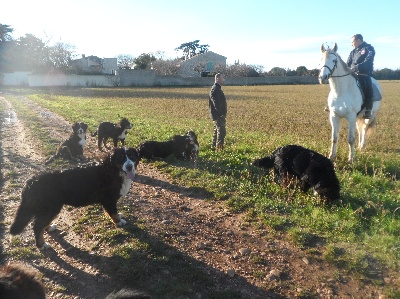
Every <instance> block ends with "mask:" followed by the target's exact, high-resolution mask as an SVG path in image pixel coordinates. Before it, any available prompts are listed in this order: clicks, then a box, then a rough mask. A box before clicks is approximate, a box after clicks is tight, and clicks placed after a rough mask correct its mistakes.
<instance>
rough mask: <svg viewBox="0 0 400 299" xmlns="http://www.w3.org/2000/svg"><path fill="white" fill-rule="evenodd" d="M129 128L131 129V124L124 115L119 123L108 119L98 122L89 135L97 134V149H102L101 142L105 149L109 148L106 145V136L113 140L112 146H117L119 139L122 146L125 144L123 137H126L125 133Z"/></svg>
mask: <svg viewBox="0 0 400 299" xmlns="http://www.w3.org/2000/svg"><path fill="white" fill-rule="evenodd" d="M129 129H132V124H131V123H130V122H129V120H127V119H126V118H125V117H124V118H122V119H121V121H120V122H119V124H113V123H110V122H108V121H105V122H102V123H100V125H99V127H98V128H97V130H96V132H94V133H93V134H92V135H91V136H92V137H95V136H96V135H98V136H99V137H98V138H99V139H98V142H97V146H98V148H99V150H100V151H102V149H101V144H102V143H103V145H104V147H105V148H106V149H110V148H109V147H108V146H107V140H108V138H111V139H112V140H113V143H114V147H117V144H118V140H120V141H121V143H122V146H124V145H125V137H126V134H128V130H129Z"/></svg>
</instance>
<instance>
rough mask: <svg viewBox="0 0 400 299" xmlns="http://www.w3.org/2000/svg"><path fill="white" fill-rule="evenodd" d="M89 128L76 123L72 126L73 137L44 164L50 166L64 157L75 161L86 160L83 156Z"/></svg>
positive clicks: (60, 146)
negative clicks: (57, 159)
mask: <svg viewBox="0 0 400 299" xmlns="http://www.w3.org/2000/svg"><path fill="white" fill-rule="evenodd" d="M87 128H88V126H87V124H85V123H83V122H76V123H74V124H73V125H72V134H71V136H70V137H69V138H68V139H67V140H65V141H64V142H62V143H61V144H60V145H59V147H58V149H57V151H56V153H55V154H54V155H53V156H51V157H50V158H49V159H48V160H47V161H46V162H45V163H44V164H49V163H50V162H52V161H54V160H55V159H56V158H58V157H63V158H66V159H69V160H73V161H82V160H84V159H85V156H84V155H83V147H84V146H85V145H86V130H87Z"/></svg>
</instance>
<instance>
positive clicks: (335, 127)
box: [329, 112, 340, 161]
mask: <svg viewBox="0 0 400 299" xmlns="http://www.w3.org/2000/svg"><path fill="white" fill-rule="evenodd" d="M329 119H330V122H331V127H332V137H331V153H330V154H329V159H330V160H331V161H333V160H334V159H335V157H336V153H337V143H338V140H339V129H340V118H339V117H337V116H335V115H334V114H333V113H332V112H331V114H330V115H329Z"/></svg>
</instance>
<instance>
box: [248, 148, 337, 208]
mask: <svg viewBox="0 0 400 299" xmlns="http://www.w3.org/2000/svg"><path fill="white" fill-rule="evenodd" d="M252 165H254V166H258V167H262V168H265V169H270V168H274V171H275V174H276V175H277V176H278V178H279V182H280V184H281V185H282V186H284V187H286V186H287V185H288V184H289V183H290V181H291V180H292V179H293V178H297V179H298V180H299V185H300V189H301V190H302V191H303V192H307V191H308V190H309V189H310V188H313V189H314V191H315V192H317V193H318V194H319V196H321V198H323V199H328V200H335V199H339V198H340V194H339V192H340V184H339V180H338V179H337V177H336V173H335V169H334V167H333V164H332V162H331V161H330V160H329V159H328V158H326V157H325V156H323V155H321V154H319V153H317V152H315V151H313V150H310V149H308V148H304V147H302V146H299V145H286V146H282V147H279V148H277V149H276V150H275V151H274V152H272V154H271V155H270V156H268V157H265V158H262V159H257V160H255V161H254V162H253V164H252Z"/></svg>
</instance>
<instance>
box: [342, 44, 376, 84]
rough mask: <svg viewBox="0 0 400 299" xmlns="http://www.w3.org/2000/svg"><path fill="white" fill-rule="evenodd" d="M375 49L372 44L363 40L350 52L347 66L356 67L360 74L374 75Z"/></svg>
mask: <svg viewBox="0 0 400 299" xmlns="http://www.w3.org/2000/svg"><path fill="white" fill-rule="evenodd" d="M374 57H375V50H374V47H372V46H371V45H370V44H367V43H366V42H363V43H362V44H361V45H360V46H359V47H357V48H355V49H354V50H353V51H351V52H350V55H349V58H348V59H347V66H348V67H350V68H355V69H356V70H357V71H358V73H359V74H363V75H368V76H372V72H373V70H374Z"/></svg>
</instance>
